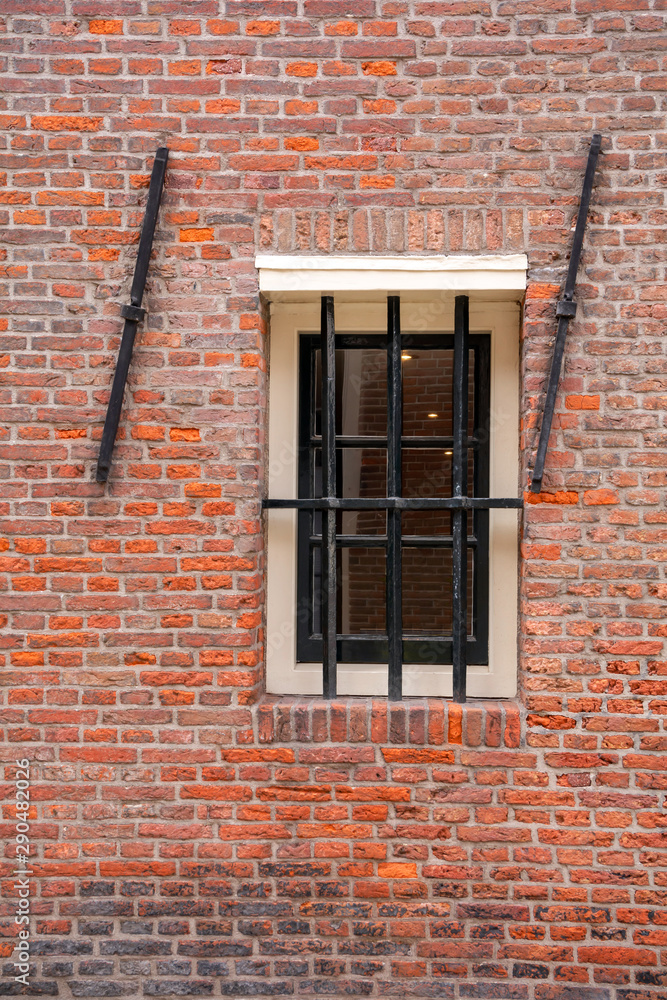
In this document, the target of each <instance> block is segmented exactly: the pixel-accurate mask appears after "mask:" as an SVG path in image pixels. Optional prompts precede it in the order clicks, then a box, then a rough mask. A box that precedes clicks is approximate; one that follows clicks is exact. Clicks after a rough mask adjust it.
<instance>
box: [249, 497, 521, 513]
mask: <svg viewBox="0 0 667 1000" xmlns="http://www.w3.org/2000/svg"><path fill="white" fill-rule="evenodd" d="M262 506H263V507H266V508H269V509H271V510H276V509H283V508H286V507H294V508H295V509H296V510H485V509H486V508H487V507H494V508H495V507H502V508H522V507H523V500H522V499H521V498H518V497H301V498H299V499H296V500H283V499H282V497H281V498H280V499H274V498H267V499H265V500H262Z"/></svg>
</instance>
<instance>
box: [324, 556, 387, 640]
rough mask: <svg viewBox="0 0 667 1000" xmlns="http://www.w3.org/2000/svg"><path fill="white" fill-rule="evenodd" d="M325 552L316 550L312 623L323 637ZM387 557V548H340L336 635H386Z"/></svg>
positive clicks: (337, 558)
mask: <svg viewBox="0 0 667 1000" xmlns="http://www.w3.org/2000/svg"><path fill="white" fill-rule="evenodd" d="M321 565H322V550H321V549H320V547H319V546H314V547H313V550H312V567H313V581H314V588H313V595H314V600H313V623H314V631H315V632H316V633H321V631H322V617H321V601H320V585H321V572H320V567H321ZM386 565H387V563H386V553H385V549H384V548H372V549H369V548H361V547H359V548H356V547H354V548H339V549H338V550H337V552H336V583H337V626H336V628H337V631H338V633H339V634H341V635H362V634H363V635H366V634H370V635H386V620H387V603H386V602H387V598H386Z"/></svg>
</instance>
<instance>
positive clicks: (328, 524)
mask: <svg viewBox="0 0 667 1000" xmlns="http://www.w3.org/2000/svg"><path fill="white" fill-rule="evenodd" d="M320 350H321V358H322V488H323V492H324V493H325V494H326V496H327V497H335V496H336V335H335V325H334V300H333V296H331V295H323V296H322V315H321V325H320ZM325 511H326V513H325V515H324V518H323V520H324V524H323V525H322V688H323V693H324V697H325V698H335V697H336V621H337V614H336V509H335V507H326V508H325Z"/></svg>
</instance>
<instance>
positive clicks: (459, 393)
mask: <svg viewBox="0 0 667 1000" xmlns="http://www.w3.org/2000/svg"><path fill="white" fill-rule="evenodd" d="M452 382H453V385H452V424H453V428H452V430H453V437H454V444H453V448H452V495H453V496H455V497H463V496H466V494H467V492H468V491H467V488H466V487H467V481H468V296H467V295H457V296H456V299H455V304H454V364H453V372H452ZM467 604H468V515H467V512H466V511H465V510H453V511H452V675H453V677H452V679H453V694H454V701H457V702H464V701H465V700H466V652H467V649H466V646H467V642H468V622H467Z"/></svg>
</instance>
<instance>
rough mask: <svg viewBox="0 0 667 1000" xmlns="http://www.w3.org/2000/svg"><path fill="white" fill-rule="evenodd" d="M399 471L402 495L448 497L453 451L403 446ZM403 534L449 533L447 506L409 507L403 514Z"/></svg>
mask: <svg viewBox="0 0 667 1000" xmlns="http://www.w3.org/2000/svg"><path fill="white" fill-rule="evenodd" d="M401 472H402V477H403V496H404V497H422V498H426V497H450V496H451V495H452V452H451V449H442V448H403V450H402V453H401ZM402 529H403V534H404V535H443V534H444V535H450V534H451V514H450V512H449V511H448V510H409V511H404V513H403V516H402Z"/></svg>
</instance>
